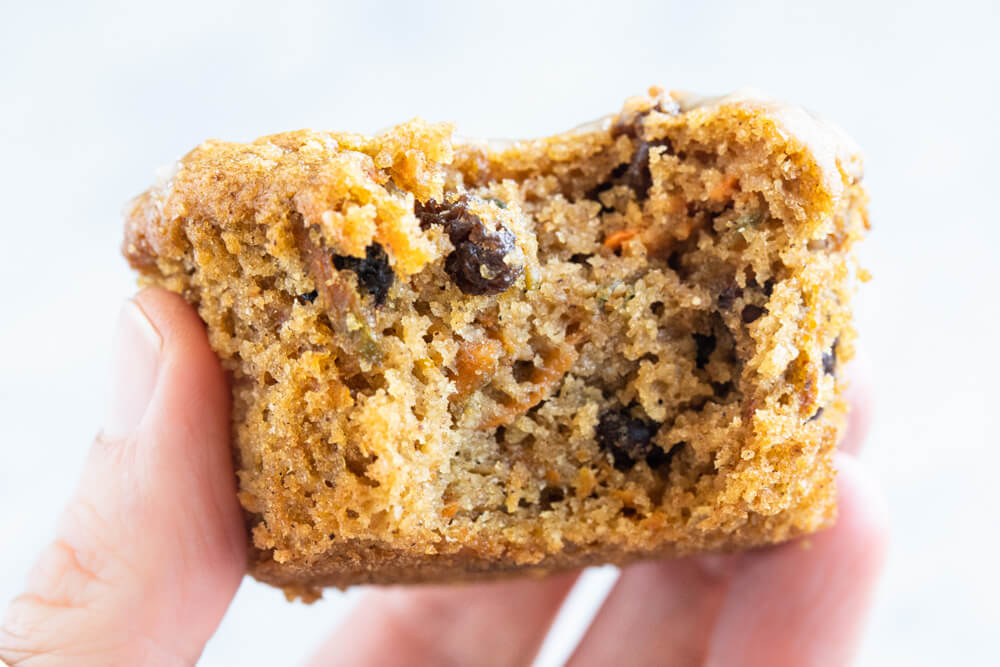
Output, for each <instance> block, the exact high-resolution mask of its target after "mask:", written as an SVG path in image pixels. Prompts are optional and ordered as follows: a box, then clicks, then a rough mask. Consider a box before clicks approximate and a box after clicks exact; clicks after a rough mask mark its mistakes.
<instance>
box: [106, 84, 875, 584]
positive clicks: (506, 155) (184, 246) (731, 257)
mask: <svg viewBox="0 0 1000 667" xmlns="http://www.w3.org/2000/svg"><path fill="white" fill-rule="evenodd" d="M866 201H867V200H866V195H865V192H864V190H863V189H862V186H861V160H860V157H859V155H858V152H857V151H856V149H854V148H853V144H852V143H851V142H850V141H849V140H848V139H846V138H845V137H844V136H843V134H842V133H841V132H839V131H838V130H836V129H834V128H832V127H831V126H829V125H827V124H825V123H823V122H821V121H819V120H818V119H816V118H815V117H814V116H812V115H811V114H809V113H807V112H805V111H803V110H801V109H798V108H795V107H789V106H785V105H781V104H777V103H774V102H771V101H767V100H764V99H761V98H759V97H756V96H754V95H749V94H737V95H731V96H728V97H723V98H715V99H696V98H693V97H691V96H687V95H683V94H679V93H665V92H664V91H662V90H660V89H657V88H654V89H651V90H650V92H649V94H648V95H646V96H640V97H635V98H632V99H629V100H628V101H627V102H626V103H625V106H624V109H623V110H622V111H621V112H620V113H618V114H616V115H612V116H609V117H607V118H604V119H602V120H600V121H598V122H595V123H591V124H589V125H586V126H582V127H579V128H577V129H575V130H571V131H569V132H566V133H564V134H559V135H556V136H553V137H549V138H545V139H537V140H530V141H514V142H492V141H490V142H486V141H474V140H467V139H461V138H456V137H454V136H453V135H452V127H451V126H450V125H447V124H430V123H426V122H423V121H421V120H412V121H410V122H407V123H404V124H402V125H399V126H397V127H394V128H392V129H389V130H387V131H385V132H383V133H381V134H379V135H376V136H371V137H368V136H361V135H357V134H343V133H333V132H319V131H311V130H303V131H298V132H288V133H283V134H276V135H272V136H269V137H264V138H261V139H258V140H256V141H253V142H250V143H229V142H222V141H214V140H213V141H207V142H205V143H203V144H202V145H201V146H199V147H197V148H196V149H194V150H193V151H191V152H190V153H189V154H188V155H187V156H185V157H184V158H183V159H182V160H180V162H178V163H177V164H176V165H174V167H173V168H172V169H170V170H169V173H166V174H164V175H163V176H162V178H161V179H160V180H159V182H158V183H157V184H156V185H155V186H153V187H152V188H151V189H150V190H149V191H147V192H146V193H144V194H142V195H141V196H139V197H138V198H137V199H135V200H134V201H133V202H132V203H130V205H129V207H128V209H127V212H126V217H127V222H126V230H125V242H124V252H125V255H126V257H127V258H128V260H129V262H130V263H131V264H132V266H133V267H134V268H135V269H136V270H137V271H138V272H139V273H140V282H141V283H142V284H143V285H159V286H162V287H165V288H167V289H169V290H173V291H175V292H177V293H179V294H181V295H183V297H184V298H185V299H187V300H188V301H189V302H190V303H191V304H193V305H194V306H195V307H196V308H197V310H198V312H199V314H200V315H201V318H202V319H203V320H204V321H205V323H206V325H207V330H208V336H209V339H210V341H211V344H212V346H213V348H214V349H215V351H216V352H217V353H218V355H219V357H220V359H221V360H222V364H223V366H224V368H225V369H226V371H227V372H228V374H229V377H230V380H231V386H232V393H233V408H232V446H233V456H234V461H235V468H236V475H237V477H238V480H239V499H240V502H241V503H242V505H243V507H244V509H245V510H246V520H247V525H248V528H249V533H250V545H249V548H250V553H251V558H250V572H251V573H252V574H253V575H254V576H255V577H257V578H258V579H260V580H262V581H265V582H268V583H271V584H274V585H276V586H280V587H283V588H284V589H285V590H286V592H288V594H289V595H290V596H294V595H299V596H302V597H304V598H307V599H310V598H312V597H314V596H315V595H316V594H317V593H318V591H319V589H320V588H322V587H324V586H339V587H344V586H349V585H352V584H362V583H379V584H386V583H397V582H422V581H455V580H466V579H482V578H492V577H498V576H501V575H507V574H513V573H528V572H533V573H546V572H550V571H554V570H561V569H566V568H574V567H579V566H583V565H590V564H596V563H608V562H612V563H625V562H628V561H630V560H633V559H637V558H650V557H661V556H669V555H677V554H686V553H691V552H699V551H710V550H711V551H730V550H737V549H745V548H748V547H753V546H756V545H762V544H771V543H776V542H780V541H783V540H787V539H790V538H792V537H795V536H797V535H802V534H805V533H809V532H810V531H814V530H817V529H819V528H822V527H824V526H826V525H828V524H829V523H830V522H831V521H832V520H833V518H834V514H835V503H834V497H835V488H834V469H833V465H832V457H833V452H834V448H835V445H836V441H837V438H838V435H839V434H840V433H841V431H842V430H843V427H844V423H845V410H846V406H845V403H844V401H843V400H842V393H843V389H844V380H843V379H842V378H841V372H840V371H841V366H842V364H843V362H844V361H845V360H847V359H849V358H850V357H851V356H852V354H853V348H854V339H855V334H854V331H853V329H852V326H851V314H850V298H851V293H852V291H853V289H854V283H855V282H857V280H858V279H865V277H866V276H865V275H864V272H863V271H862V270H860V269H858V268H857V267H856V265H855V261H854V258H853V255H852V250H853V246H854V244H855V242H856V241H857V240H859V238H860V237H861V236H862V235H863V233H864V230H865V229H867V226H868V224H867V215H866Z"/></svg>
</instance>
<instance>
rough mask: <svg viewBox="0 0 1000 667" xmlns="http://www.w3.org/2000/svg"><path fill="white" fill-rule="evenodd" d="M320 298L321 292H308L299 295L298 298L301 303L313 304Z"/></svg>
mask: <svg viewBox="0 0 1000 667" xmlns="http://www.w3.org/2000/svg"><path fill="white" fill-rule="evenodd" d="M318 296H319V292H317V291H316V290H313V291H311V292H306V293H305V294H299V295H298V296H297V297H295V298H296V300H298V302H299V303H312V302H313V301H315V300H316V297H318Z"/></svg>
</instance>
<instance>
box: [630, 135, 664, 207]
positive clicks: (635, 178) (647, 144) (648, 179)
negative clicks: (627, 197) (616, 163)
mask: <svg viewBox="0 0 1000 667" xmlns="http://www.w3.org/2000/svg"><path fill="white" fill-rule="evenodd" d="M656 146H666V147H667V153H668V154H673V148H672V147H671V145H670V141H669V140H668V139H657V140H656V141H646V140H642V141H640V142H639V147H638V148H636V149H635V153H633V154H632V161H631V162H630V163H629V165H628V169H626V170H625V173H624V175H623V176H622V180H623V181H624V183H625V185H627V186H629V187H630V188H632V190H633V191H634V192H635V196H636V199H645V198H646V197H647V196H648V195H649V188H651V187H652V186H653V174H652V172H650V170H649V149H650V148H653V147H656Z"/></svg>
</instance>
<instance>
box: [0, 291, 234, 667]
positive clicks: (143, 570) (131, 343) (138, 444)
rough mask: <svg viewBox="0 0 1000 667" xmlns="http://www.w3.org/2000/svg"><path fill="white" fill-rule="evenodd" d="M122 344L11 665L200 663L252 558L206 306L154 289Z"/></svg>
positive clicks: (22, 607)
mask: <svg viewBox="0 0 1000 667" xmlns="http://www.w3.org/2000/svg"><path fill="white" fill-rule="evenodd" d="M114 357H115V361H114V369H113V390H112V398H111V405H110V407H109V410H108V415H107V417H106V419H105V427H104V430H103V431H102V433H101V435H100V436H98V438H97V440H96V441H95V442H94V444H93V446H92V447H91V450H90V454H89V456H88V458H87V462H86V464H85V465H84V470H83V474H82V477H81V480H80V486H79V488H78V489H77V491H76V493H75V494H74V496H73V498H72V500H71V501H70V504H69V506H68V507H67V508H66V510H65V512H64V514H63V517H62V520H61V521H60V524H59V526H58V529H57V531H56V539H55V540H54V541H53V542H52V543H51V544H50V545H49V546H48V547H47V548H46V549H45V551H44V552H43V553H42V554H41V556H40V557H39V559H38V562H37V563H36V564H35V567H34V568H33V570H32V571H31V573H30V574H29V576H28V580H27V582H26V586H25V590H24V593H23V594H22V595H20V596H19V597H18V598H16V599H15V600H14V601H13V602H12V603H11V604H10V607H9V608H8V610H7V614H6V617H5V619H4V621H3V625H2V627H0V659H3V660H7V661H8V662H9V663H11V664H12V665H13V664H24V665H61V664H73V665H138V664H144V665H145V664H151V665H183V664H193V663H194V662H195V661H196V660H197V658H198V656H199V655H200V654H201V651H202V648H203V647H204V644H205V641H206V640H207V639H208V638H209V637H210V636H211V634H212V633H213V632H214V631H215V628H216V626H217V625H218V623H219V620H220V619H221V618H222V615H223V613H224V612H225V609H226V607H227V606H228V604H229V602H230V600H231V599H232V596H233V595H234V593H235V592H236V588H237V587H238V586H239V582H240V579H241V578H242V576H243V573H244V571H245V567H246V536H245V532H244V530H245V529H244V526H243V521H242V516H241V513H240V509H239V505H238V503H237V501H236V489H235V480H234V476H233V467H232V461H231V458H230V454H229V392H228V389H227V386H226V381H225V377H224V375H223V373H222V369H221V368H220V366H219V362H218V360H217V359H216V357H215V355H214V354H213V353H212V350H211V348H210V347H209V346H208V340H207V338H206V335H205V330H204V327H203V326H202V324H201V321H200V320H199V319H198V316H197V315H196V314H195V313H194V311H193V310H192V309H191V308H190V307H189V306H188V305H187V304H186V303H185V302H184V301H183V300H182V299H181V298H180V297H178V296H176V295H174V294H171V293H169V292H166V291H163V290H159V289H148V290H145V291H143V292H141V293H140V294H139V295H138V296H137V297H136V298H135V299H133V300H130V301H128V302H126V304H125V307H124V308H123V309H122V314H121V318H120V321H119V324H118V331H117V334H116V340H115V354H114Z"/></svg>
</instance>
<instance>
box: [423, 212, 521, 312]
mask: <svg viewBox="0 0 1000 667" xmlns="http://www.w3.org/2000/svg"><path fill="white" fill-rule="evenodd" d="M414 212H415V213H416V215H417V217H418V218H419V219H420V226H421V227H422V228H424V229H426V228H427V227H429V226H431V225H441V226H443V227H444V228H445V231H446V232H447V233H448V238H449V239H450V240H451V244H452V245H453V246H455V249H454V250H453V251H452V252H451V254H449V255H448V257H446V258H445V263H444V269H445V271H447V273H448V275H449V276H450V277H451V279H452V280H453V281H454V282H455V284H456V285H458V288H459V289H460V290H462V292H463V293H464V294H469V295H481V294H500V293H501V292H504V291H506V290H507V288H509V287H510V286H511V285H513V284H514V282H515V281H516V280H517V278H518V276H520V275H521V272H522V271H523V270H524V267H522V266H520V265H513V266H512V265H510V264H508V263H507V262H505V261H504V258H505V257H506V256H507V255H509V254H511V253H512V252H513V251H514V250H515V249H516V244H515V240H516V239H515V237H514V234H513V233H512V232H511V231H510V230H509V229H507V228H506V227H502V226H501V227H500V229H498V230H497V231H495V232H492V233H491V232H488V231H487V230H486V226H485V225H484V224H483V221H482V220H481V219H480V218H479V216H477V215H476V214H474V213H472V211H470V210H469V206H468V199H467V198H465V197H461V198H459V199H457V200H456V201H454V202H451V203H443V204H442V203H438V202H437V201H435V200H433V199H431V200H429V201H428V202H427V203H426V204H421V203H420V202H417V203H416V206H415V208H414Z"/></svg>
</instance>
